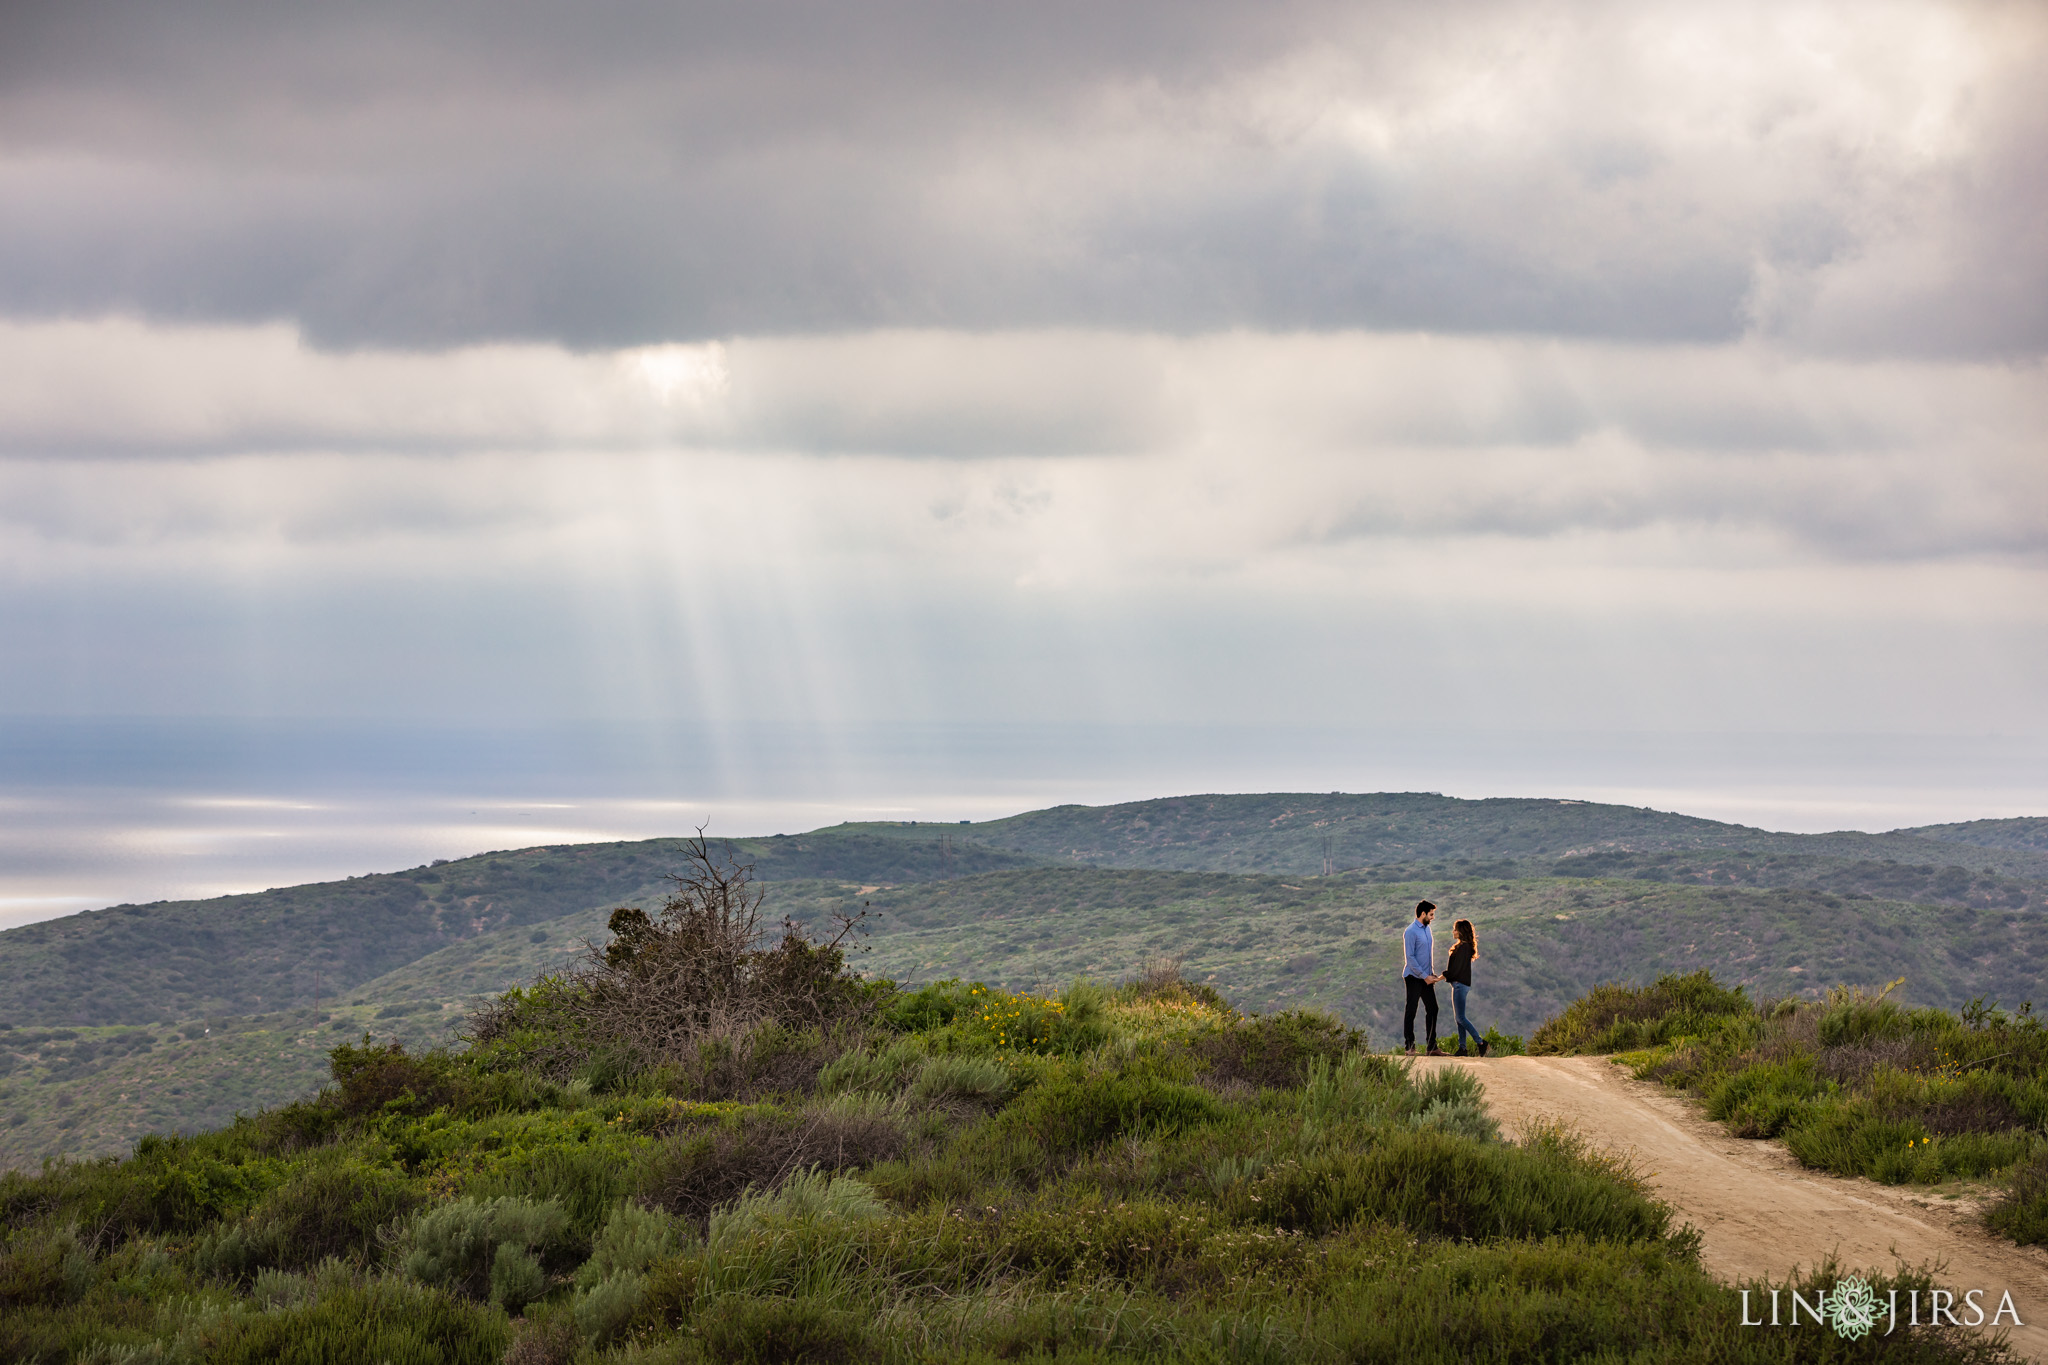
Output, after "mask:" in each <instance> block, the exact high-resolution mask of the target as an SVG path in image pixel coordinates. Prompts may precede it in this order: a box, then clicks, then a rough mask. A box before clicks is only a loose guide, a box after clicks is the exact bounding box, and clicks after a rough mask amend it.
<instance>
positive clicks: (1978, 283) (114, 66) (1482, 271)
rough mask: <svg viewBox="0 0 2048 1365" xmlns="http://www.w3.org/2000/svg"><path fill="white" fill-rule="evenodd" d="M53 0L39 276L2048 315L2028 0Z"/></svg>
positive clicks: (1260, 309) (430, 303) (1641, 319)
mask: <svg viewBox="0 0 2048 1365" xmlns="http://www.w3.org/2000/svg"><path fill="white" fill-rule="evenodd" d="M332 8H333V12H330V11H327V10H320V9H314V8H305V9H297V8H294V9H285V8H282V7H277V6H259V5H217V6H206V5H196V4H188V5H179V6H170V7H152V8H147V9H141V10H134V9H131V8H130V7H123V6H109V7H101V6H96V5H90V4H86V5H75V6H42V7H34V8H33V9H32V12H30V13H26V14H16V15H13V16H10V20H9V23H10V31H9V33H8V40H7V41H6V42H5V43H0V49H4V52H5V54H6V55H5V56H0V63H4V65H0V119H4V121H5V123H6V126H7V127H8V128H9V130H10V136H9V142H8V145H7V148H6V149H5V151H4V152H0V204H5V205H6V206H7V207H6V208H5V209H4V210H0V309H5V310H8V311H12V312H14V313H17V314H35V315H52V314H66V315H76V314H81V313H84V314H90V313H96V312H104V311H109V310H114V311H120V310H128V311H134V312H140V313H143V314H146V315H150V316H155V317H161V318H179V319H187V320H197V321H214V320H229V321H250V320H272V319H282V320H288V321H291V322H294V323H297V324H300V325H302V326H303V327H304V328H305V329H306V330H307V331H308V333H309V334H310V335H312V336H313V337H315V338H316V339H318V340H319V341H321V342H322V343H323V344H328V345H335V346H354V345H363V344H397V345H408V346H436V347H438V346H447V345H456V344H464V343H470V342H475V341H480V340H502V339H533V340H544V341H560V342H565V343H568V344H571V345H575V346H590V347H607V346H616V345H625V344H642V343H650V342H656V341H662V340H670V339H689V338H705V337H713V336H729V335H734V334H750V333H751V334H758V333H762V332H792V331H807V330H828V331H829V330H841V329H849V328H851V329H860V328H870V327H878V326H880V327H899V326H900V327H954V328H968V329H979V328H1011V327H1019V326H1072V327H1111V328H1120V329H1129V328H1137V329H1166V330H1203V329H1212V328H1217V327H1233V326H1254V327H1266V328H1281V329H1286V328H1311V329H1316V328H1333V327H1335V328H1342V327H1361V326H1362V327H1377V328H1388V327H1392V328H1411V327H1412V328H1423V329H1431V330H1453V331H1519V332H1534V333H1558V334H1568V335H1578V336H1598V337H1611V338H1623V339H1629V338H1634V339H1644V338H1649V339H1666V340H1669V339H1695V340H1699V339H1725V338H1729V337H1732V336H1736V335H1739V334H1742V333H1743V332H1745V331H1746V330H1752V329H1755V330H1760V331H1762V332H1763V333H1765V334H1768V335H1776V336H1780V337H1783V338H1786V339H1788V340H1790V341H1792V342H1794V343H1796V344H1799V345H1803V346H1811V347H1818V348H1822V349H1829V350H1837V351H1876V352H1895V353H1896V352H1921V353H1929V352H1931V353H1952V352H1957V353H2001V352H2003V353H2010V352H2031V351H2035V350H2038V349H2040V348H2041V347H2042V346H2043V345H2044V344H2048V311H2044V300H2048V246H2044V245H2043V244H2042V243H2041V241H2040V240H2039V234H2038V233H2037V232H2034V231H2031V230H2030V225H2032V224H2035V223H2038V222H2039V221H2040V219H2041V218H2042V216H2043V210H2044V208H2048V177H2044V175H2043V173H2042V165H2041V156H2042V148H2043V146H2044V145H2048V139H2044V137H2043V124H2044V122H2048V113H2044V112H2043V110H2042V108H2041V106H2040V102H2039V100H2038V98H2036V97H2035V96H2034V94H2033V92H2034V91H2036V90H2037V89H2038V85H2039V80H2040V77H2041V75H2042V68H2043V64H2044V58H2048V42H2044V24H2043V22H2042V20H2041V16H2040V14H2039V12H2038V11H2035V10H2030V9H2027V8H2024V7H2018V6H1997V5H1969V4H1938V3H1925V4H1917V5H1916V4H1900V5H1893V6H1888V7H1883V8H1880V9H1876V10H1873V9H1871V8H1870V7H1869V6H1867V5H1848V4H1818V5H1806V6H1784V5H1755V6H1748V7H1744V6H1732V7H1716V9H1715V10H1714V11H1712V12H1711V15H1712V17H1710V16H1709V12H1708V11H1703V10H1701V9H1700V8H1699V7H1698V6H1692V5H1682V4H1676V3H1673V4H1666V5H1642V4H1620V3H1615V4H1607V5H1564V4H1557V3H1545V2H1544V0H1527V2H1526V3H1492V4H1466V5H1457V6H1436V7H1426V8H1425V7H1415V6H1406V5H1391V4H1389V5H1369V6H1355V5H1338V4H1334V3H1329V4H1322V3H1300V4H1291V5H1279V6H1259V7H1248V6H1243V5H1234V4H1221V3H1211V4H1193V5H1172V6H1164V5H1156V4H1151V3H1134V4H1128V5H1114V6H1101V5H1081V4H1077V3H1076V4H1051V5H1043V6H1038V5H1034V6H1029V7H1018V6H1007V7H1006V6H996V5H981V6H972V7H963V6H959V5H926V4H908V3H903V4H881V3H866V4H861V5H832V4H822V3H820V4H810V5H787V4H785V5H710V4H696V5H683V6H656V5H652V4H599V5H577V6H568V5H553V6H550V5H531V4H529V5H514V6H470V5H456V6H435V7H430V8H428V9H424V10H423V9H421V8H420V7H417V6H404V7H401V6H369V7H364V6H350V7H346V9H345V10H343V9H341V8H340V7H332Z"/></svg>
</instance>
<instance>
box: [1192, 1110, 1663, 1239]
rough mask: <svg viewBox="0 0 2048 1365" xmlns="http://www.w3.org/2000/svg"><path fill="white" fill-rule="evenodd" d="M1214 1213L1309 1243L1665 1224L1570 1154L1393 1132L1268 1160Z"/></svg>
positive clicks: (1649, 1231)
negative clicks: (1405, 1234) (1373, 1229)
mask: <svg viewBox="0 0 2048 1365" xmlns="http://www.w3.org/2000/svg"><path fill="white" fill-rule="evenodd" d="M1224 1207H1225V1208H1226V1209H1228V1210H1230V1211H1231V1213H1232V1214H1233V1216H1235V1217H1237V1218H1240V1219H1242V1220H1244V1221H1247V1222H1251V1221H1257V1222H1265V1223H1271V1224H1273V1225H1275V1226H1279V1227H1283V1228H1287V1229H1290V1230H1293V1231H1300V1232H1307V1233H1310V1234H1313V1235H1318V1236H1320V1235H1323V1234H1325V1233H1328V1232H1330V1231H1332V1230H1334V1229H1337V1228H1340V1227H1343V1226H1344V1225H1345V1224H1347V1223H1351V1222H1353V1221H1355V1220H1358V1219H1368V1220H1373V1221H1378V1222H1388V1223H1398V1224H1400V1225H1401V1226H1402V1227H1403V1228H1405V1229H1407V1230H1408V1231H1409V1232H1410V1233H1412V1234H1415V1235H1419V1236H1431V1237H1457V1238H1483V1237H1553V1236H1563V1235H1567V1234H1576V1235H1579V1236H1584V1237H1595V1238H1604V1239H1609V1240H1613V1241H1645V1240H1657V1239H1660V1238H1663V1237H1665V1236H1666V1235H1667V1234H1668V1230H1669V1223H1670V1211H1669V1210H1668V1209H1666V1208H1665V1207H1664V1206H1663V1205H1661V1204H1659V1203H1657V1202H1656V1201H1655V1200H1653V1199H1651V1198H1649V1197H1648V1196H1647V1195H1644V1194H1642V1193H1640V1192H1637V1191H1635V1190H1630V1189H1627V1188H1626V1187H1617V1184H1616V1182H1615V1180H1614V1178H1613V1175H1612V1173H1611V1172H1610V1171H1608V1170H1605V1169H1602V1168H1601V1167H1600V1166H1599V1165H1598V1164H1597V1163H1593V1162H1589V1161H1586V1160H1585V1159H1583V1158H1582V1157H1580V1156H1578V1155H1576V1154H1574V1153H1572V1152H1569V1151H1559V1150H1557V1149H1545V1148H1542V1147H1512V1146H1508V1145H1505V1144H1479V1143H1474V1142H1471V1141H1468V1140H1465V1139H1463V1138H1460V1137H1456V1136H1453V1135H1451V1134H1447V1133H1440V1132H1428V1131H1401V1130H1393V1131H1389V1132H1387V1133H1386V1134H1385V1135H1384V1136H1383V1137H1381V1138H1380V1139H1379V1140H1378V1141H1375V1142H1374V1143H1372V1144H1371V1145H1370V1146H1369V1147H1358V1146H1346V1147H1330V1148H1325V1149H1324V1150H1322V1151H1319V1152H1316V1153H1313V1154H1311V1155H1307V1156H1304V1157H1302V1158H1300V1159H1298V1160H1296V1159H1289V1160H1285V1161H1281V1162H1277V1163H1275V1164H1274V1166H1273V1167H1272V1168H1271V1169H1269V1170H1268V1171H1266V1172H1265V1174H1263V1175H1261V1176H1260V1177H1258V1178H1257V1179H1256V1180H1251V1181H1247V1182H1245V1183H1244V1184H1242V1185H1239V1186H1236V1187H1234V1188H1233V1190H1232V1191H1231V1192H1230V1194H1229V1195H1228V1196H1227V1197H1226V1199H1225V1202H1224Z"/></svg>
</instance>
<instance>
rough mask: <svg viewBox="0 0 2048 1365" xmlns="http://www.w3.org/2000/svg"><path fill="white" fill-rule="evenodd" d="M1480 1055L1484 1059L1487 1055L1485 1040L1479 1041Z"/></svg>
mask: <svg viewBox="0 0 2048 1365" xmlns="http://www.w3.org/2000/svg"><path fill="white" fill-rule="evenodd" d="M1479 1055H1480V1056H1482V1057H1484V1056H1485V1055H1486V1040H1485V1039H1484V1038H1481V1039H1480V1040H1479Z"/></svg>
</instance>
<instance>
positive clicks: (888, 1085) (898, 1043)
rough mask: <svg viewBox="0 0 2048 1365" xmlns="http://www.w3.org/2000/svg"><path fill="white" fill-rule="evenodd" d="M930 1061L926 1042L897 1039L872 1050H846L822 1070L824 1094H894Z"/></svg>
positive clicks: (821, 1089) (820, 1072)
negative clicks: (927, 1056) (926, 1052)
mask: <svg viewBox="0 0 2048 1365" xmlns="http://www.w3.org/2000/svg"><path fill="white" fill-rule="evenodd" d="M926 1061H927V1058H926V1055H925V1047H924V1044H923V1043H922V1042H921V1041H919V1040H918V1039H916V1038H897V1039H893V1040H891V1041H889V1042H888V1043H886V1044H884V1045H882V1046H879V1047H877V1048H875V1049H873V1050H872V1051H870V1050H868V1049H865V1048H855V1049H853V1050H851V1051H848V1052H842V1053H841V1054H840V1055H839V1056H837V1057H835V1058H833V1059H832V1060H831V1061H829V1062H827V1063H826V1064H825V1066H824V1068H823V1069H822V1070H820V1071H819V1072H818V1093H819V1094H821V1095H844V1094H862V1095H893V1094H895V1093H896V1092H897V1091H899V1090H902V1089H903V1088H904V1087H905V1086H907V1085H909V1084H910V1082H911V1079H912V1078H913V1077H915V1076H916V1075H917V1074H918V1071H919V1069H920V1068H921V1067H922V1066H924V1064H925V1062H926Z"/></svg>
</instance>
